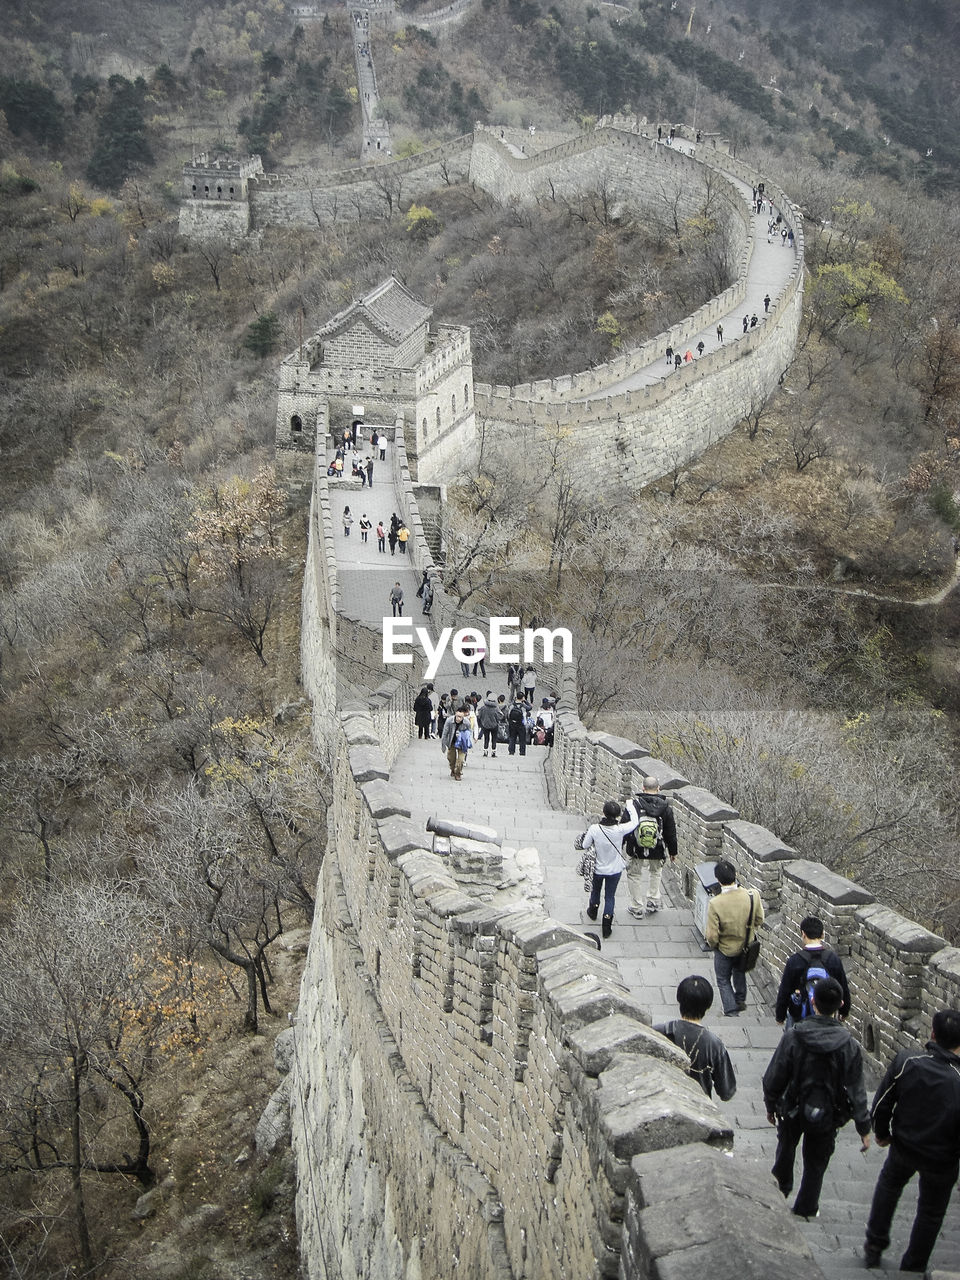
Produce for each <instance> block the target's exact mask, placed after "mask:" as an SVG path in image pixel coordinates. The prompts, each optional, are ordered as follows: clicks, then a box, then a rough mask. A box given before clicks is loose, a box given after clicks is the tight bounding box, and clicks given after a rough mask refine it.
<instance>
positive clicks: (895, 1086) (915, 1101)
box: [863, 1009, 960, 1271]
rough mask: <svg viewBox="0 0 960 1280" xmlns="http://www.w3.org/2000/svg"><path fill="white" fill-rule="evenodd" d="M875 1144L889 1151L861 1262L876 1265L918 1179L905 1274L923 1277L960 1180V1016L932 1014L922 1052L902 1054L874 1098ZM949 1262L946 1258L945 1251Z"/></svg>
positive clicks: (951, 1011) (941, 1012) (951, 1012)
mask: <svg viewBox="0 0 960 1280" xmlns="http://www.w3.org/2000/svg"><path fill="white" fill-rule="evenodd" d="M873 1125H874V1129H875V1130H876V1134H877V1146H878V1147H888V1148H889V1150H888V1152H887V1158H886V1160H885V1161H884V1165H883V1168H882V1169H881V1170H880V1176H879V1177H878V1178H877V1185H876V1188H875V1189H874V1193H873V1202H872V1204H871V1206H870V1217H869V1218H868V1220H867V1237H866V1243H865V1244H864V1246H863V1258H864V1264H865V1265H866V1266H867V1267H870V1268H873V1267H879V1266H880V1260H881V1255H882V1254H883V1251H884V1250H885V1249H886V1248H888V1246H889V1244H890V1223H891V1222H892V1220H893V1215H894V1214H895V1213H896V1211H897V1205H898V1204H899V1203H900V1196H901V1194H902V1192H903V1189H904V1187H905V1186H906V1185H907V1183H908V1182H909V1181H910V1180H911V1178H913V1176H914V1174H918V1175H919V1182H920V1194H919V1198H918V1200H917V1212H916V1216H915V1218H914V1220H913V1228H912V1230H911V1232H910V1240H909V1243H908V1244H907V1249H906V1252H905V1253H904V1255H903V1257H902V1259H901V1260H900V1270H901V1271H926V1269H927V1263H928V1262H929V1261H930V1255H931V1253H933V1247H934V1245H935V1244H936V1243H937V1236H938V1235H939V1234H940V1228H941V1226H942V1225H943V1219H944V1217H945V1216H946V1212H947V1208H948V1207H949V1204H950V1197H951V1196H952V1194H953V1188H954V1187H955V1186H956V1183H957V1177H958V1176H960V1012H958V1011H957V1010H956V1009H940V1010H939V1011H938V1012H937V1013H935V1014H934V1015H933V1027H932V1030H931V1033H930V1039H929V1040H928V1041H927V1045H926V1048H925V1049H923V1050H920V1051H918V1050H916V1049H902V1050H901V1051H900V1052H899V1053H898V1054H897V1056H896V1057H895V1058H894V1059H893V1061H892V1062H891V1063H890V1066H889V1067H888V1068H887V1071H886V1074H885V1075H884V1077H883V1080H882V1081H881V1082H880V1088H879V1089H878V1090H877V1094H876V1097H875V1098H874V1100H873ZM943 1257H944V1264H945V1263H946V1258H947V1255H946V1253H944V1255H943Z"/></svg>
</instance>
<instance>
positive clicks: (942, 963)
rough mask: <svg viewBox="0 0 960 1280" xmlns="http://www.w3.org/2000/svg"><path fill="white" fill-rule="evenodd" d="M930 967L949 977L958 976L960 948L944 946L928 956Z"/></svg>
mask: <svg viewBox="0 0 960 1280" xmlns="http://www.w3.org/2000/svg"><path fill="white" fill-rule="evenodd" d="M930 968H931V969H936V971H937V972H938V973H942V974H944V975H945V976H946V977H949V978H960V948H957V947H944V948H943V950H942V951H938V952H937V953H936V954H935V955H933V956H931V958H930Z"/></svg>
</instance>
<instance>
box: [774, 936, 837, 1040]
mask: <svg viewBox="0 0 960 1280" xmlns="http://www.w3.org/2000/svg"><path fill="white" fill-rule="evenodd" d="M800 937H801V938H802V939H803V950H802V951H795V952H794V954H793V955H792V956H791V957H790V959H789V960H788V961H787V963H786V964H785V965H784V968H783V976H782V977H781V979H780V989H779V990H778V991H777V1003H776V1007H775V1009H774V1017H775V1018H776V1020H777V1022H778V1023H779V1025H780V1026H781V1027H782V1026H783V1025H784V1024H786V1027H787V1030H788V1031H789V1029H790V1028H791V1027H792V1026H793V1024H794V1023H795V1022H801V1021H802V1020H803V1019H804V1018H807V1017H809V1016H810V1012H811V1009H810V1000H811V985H812V983H814V982H816V980H817V979H818V978H836V980H837V981H838V982H839V983H840V989H841V991H842V992H843V1002H842V1004H841V1005H840V1017H841V1018H845V1017H846V1016H847V1014H848V1013H849V1012H850V988H849V986H848V985H847V975H846V973H845V972H844V969H843V961H842V960H841V959H840V957H839V956H838V955H837V953H836V952H835V951H831V950H830V948H829V947H828V946H826V945H825V943H824V941H823V921H822V920H821V919H820V918H819V916H805V917H804V919H803V920H801V921H800Z"/></svg>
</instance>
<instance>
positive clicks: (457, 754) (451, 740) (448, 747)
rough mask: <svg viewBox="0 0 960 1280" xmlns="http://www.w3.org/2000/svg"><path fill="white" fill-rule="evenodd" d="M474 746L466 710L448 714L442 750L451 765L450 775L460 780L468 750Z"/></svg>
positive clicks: (441, 742)
mask: <svg viewBox="0 0 960 1280" xmlns="http://www.w3.org/2000/svg"><path fill="white" fill-rule="evenodd" d="M472 746H473V737H472V735H471V733H470V725H469V723H468V722H467V716H466V712H464V711H457V712H456V713H455V714H454V715H452V716H448V717H447V720H446V723H445V724H444V726H443V733H442V734H441V737H440V750H441V751H444V752H446V756H447V763H448V764H449V765H450V777H451V778H454V779H455V780H456V781H457V782H459V781H460V780H461V778H462V776H463V766H464V765H465V764H466V762H467V752H468V751H469V750H470V748H471V747H472Z"/></svg>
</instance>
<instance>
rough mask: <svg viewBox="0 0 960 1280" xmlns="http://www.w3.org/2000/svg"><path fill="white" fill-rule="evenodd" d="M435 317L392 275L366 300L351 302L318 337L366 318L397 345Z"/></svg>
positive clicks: (368, 295) (341, 329)
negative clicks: (431, 317)
mask: <svg viewBox="0 0 960 1280" xmlns="http://www.w3.org/2000/svg"><path fill="white" fill-rule="evenodd" d="M432 314H433V313H432V311H431V309H430V307H427V306H425V305H424V304H423V303H422V302H421V301H420V299H419V298H417V297H415V296H414V295H413V294H412V293H411V292H410V290H409V289H407V288H406V287H405V286H404V285H402V284H401V283H400V281H399V280H397V279H396V277H395V276H390V278H389V279H387V280H384V281H383V283H382V284H378V285H377V287H376V288H375V289H371V291H370V292H369V293H368V294H367V295H366V296H365V297H363V298H359V299H358V300H357V301H355V302H351V303H350V305H349V307H346V308H344V310H343V311H340V312H338V313H337V314H336V315H335V316H334V317H333V319H332V320H328V321H327V323H326V324H325V325H324V326H323V328H322V329H318V330H317V337H318V338H330V337H332V336H333V335H334V334H337V333H340V332H342V331H343V330H344V329H346V328H348V327H349V326H351V325H352V324H354V323H355V322H356V321H357V320H358V319H361V318H364V319H366V320H367V322H368V323H369V324H370V325H371V326H372V327H373V328H374V329H375V330H376V331H377V332H378V333H380V334H381V335H382V336H383V337H384V338H386V339H387V340H388V341H390V342H392V343H393V344H394V345H397V344H399V343H400V342H402V341H403V340H404V338H406V337H409V335H410V334H411V333H413V332H414V330H416V329H419V328H420V326H421V325H422V324H424V323H425V322H427V321H429V319H430V316H431V315H432Z"/></svg>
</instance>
